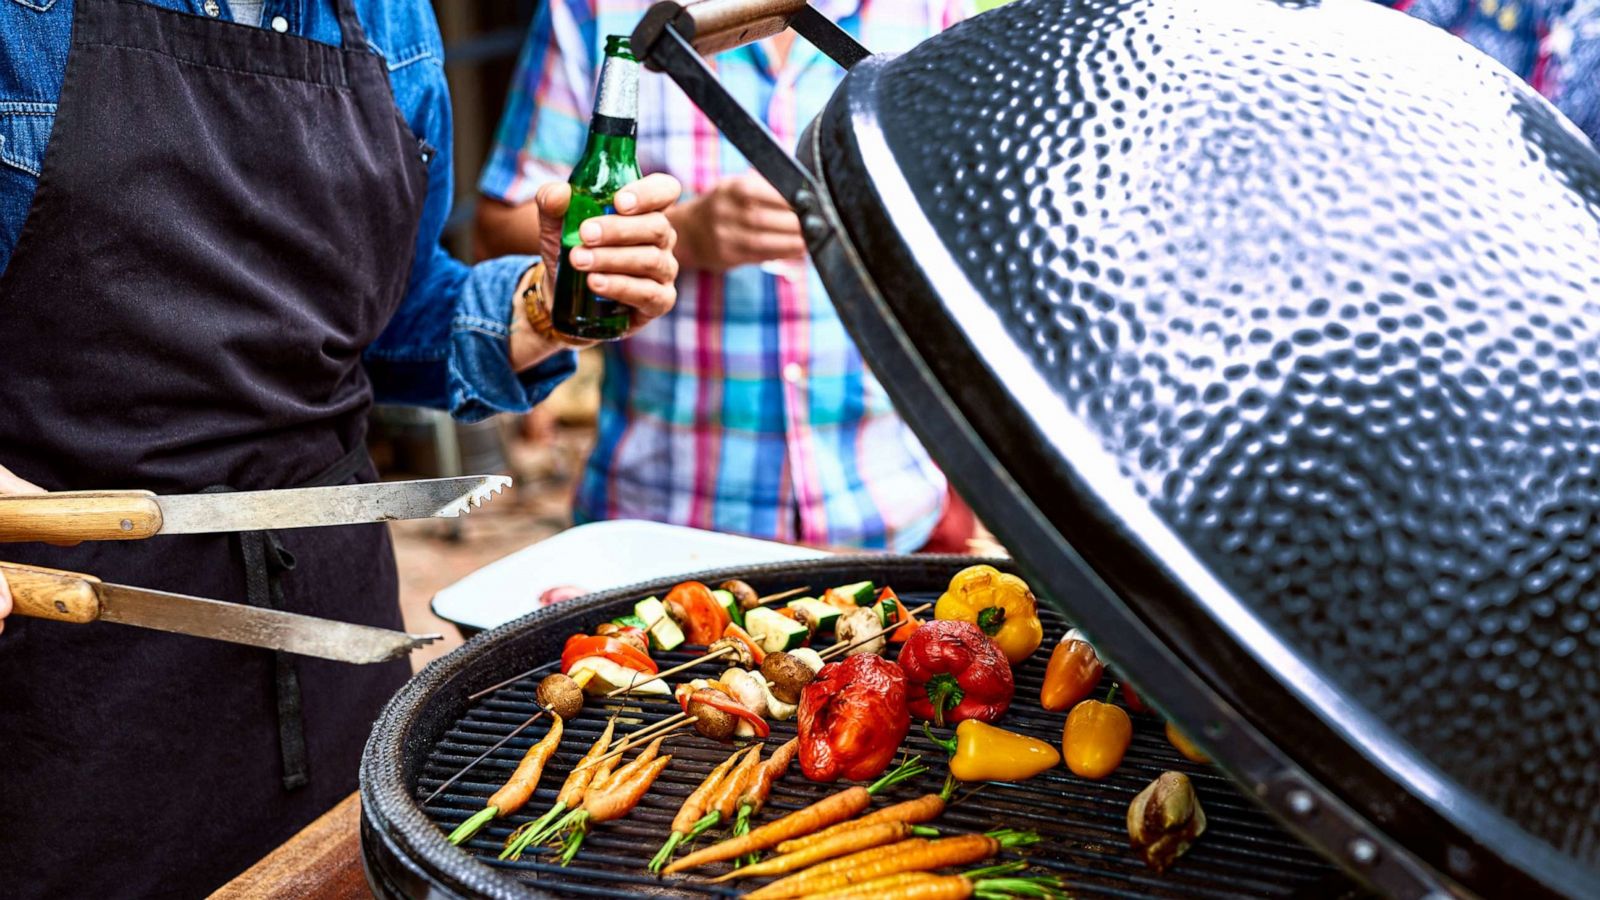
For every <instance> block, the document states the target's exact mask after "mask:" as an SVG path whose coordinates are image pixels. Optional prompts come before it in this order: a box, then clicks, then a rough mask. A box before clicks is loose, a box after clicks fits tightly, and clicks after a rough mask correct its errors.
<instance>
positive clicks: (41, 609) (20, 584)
mask: <svg viewBox="0 0 1600 900" xmlns="http://www.w3.org/2000/svg"><path fill="white" fill-rule="evenodd" d="M0 574H4V575H5V577H6V586H7V587H9V588H11V604H12V612H14V613H16V614H17V615H19V616H28V617H30V618H34V619H54V620H56V621H57V622H77V623H80V624H81V623H85V622H93V621H94V620H95V619H98V618H100V595H99V594H97V593H96V592H95V587H94V586H95V585H97V584H99V583H100V579H98V578H96V577H94V576H93V575H82V574H79V573H77V572H63V571H61V570H60V569H46V568H44V567H42V566H23V565H18V564H16V563H7V562H0Z"/></svg>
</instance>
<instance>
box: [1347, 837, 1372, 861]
mask: <svg viewBox="0 0 1600 900" xmlns="http://www.w3.org/2000/svg"><path fill="white" fill-rule="evenodd" d="M1350 858H1351V859H1353V860H1355V861H1356V862H1358V863H1360V864H1362V865H1364V866H1365V865H1370V864H1371V863H1372V861H1373V860H1375V859H1377V858H1378V845H1377V844H1374V843H1373V842H1371V841H1369V840H1367V839H1366V838H1356V839H1355V840H1353V841H1351V842H1350Z"/></svg>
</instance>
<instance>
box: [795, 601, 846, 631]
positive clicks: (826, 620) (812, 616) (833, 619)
mask: <svg viewBox="0 0 1600 900" xmlns="http://www.w3.org/2000/svg"><path fill="white" fill-rule="evenodd" d="M789 609H791V610H794V617H795V621H797V622H799V623H800V624H801V625H804V626H805V627H806V630H807V631H809V632H811V633H812V634H813V635H815V634H818V633H820V632H824V631H833V630H834V629H835V628H837V627H838V626H839V614H840V613H841V612H842V611H843V610H841V609H840V608H839V607H837V606H832V605H829V604H827V603H823V602H822V601H821V600H818V599H816V598H815V597H801V598H800V599H798V600H790V601H789Z"/></svg>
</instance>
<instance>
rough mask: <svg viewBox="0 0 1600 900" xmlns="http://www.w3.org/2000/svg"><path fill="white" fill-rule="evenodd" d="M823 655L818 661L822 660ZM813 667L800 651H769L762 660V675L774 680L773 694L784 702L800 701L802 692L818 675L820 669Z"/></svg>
mask: <svg viewBox="0 0 1600 900" xmlns="http://www.w3.org/2000/svg"><path fill="white" fill-rule="evenodd" d="M821 659H822V658H821V657H817V661H818V662H819V663H820V662H821ZM821 668H822V667H821V665H818V666H817V668H816V669H813V668H811V666H810V665H808V664H807V662H806V660H805V659H804V658H803V657H801V656H800V655H799V653H798V651H797V652H796V653H769V654H768V655H767V658H766V659H764V660H762V661H761V675H762V677H764V678H766V679H767V680H768V681H770V682H772V696H774V697H777V698H778V699H779V700H782V701H783V702H784V703H789V704H797V703H799V702H800V692H801V691H803V690H805V687H806V685H808V684H810V683H811V682H812V681H813V680H814V679H815V678H816V677H817V671H818V669H821Z"/></svg>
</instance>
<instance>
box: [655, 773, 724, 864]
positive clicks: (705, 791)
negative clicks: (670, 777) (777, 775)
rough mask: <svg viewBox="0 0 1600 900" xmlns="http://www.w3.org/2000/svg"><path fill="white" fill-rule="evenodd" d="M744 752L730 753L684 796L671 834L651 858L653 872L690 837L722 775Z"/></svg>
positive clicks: (670, 857) (674, 818)
mask: <svg viewBox="0 0 1600 900" xmlns="http://www.w3.org/2000/svg"><path fill="white" fill-rule="evenodd" d="M742 752H744V751H742V750H740V751H735V752H733V753H731V754H729V755H728V758H727V759H725V760H723V761H722V762H721V763H720V764H718V765H717V767H716V768H715V769H712V770H711V774H710V775H707V776H706V780H705V781H702V782H700V786H699V787H697V788H695V789H694V790H693V791H692V792H690V794H689V796H687V797H685V798H684V800H683V806H681V807H679V808H678V814H677V815H676V816H674V817H673V819H672V834H671V836H669V837H668V838H667V842H666V843H664V844H662V845H661V849H660V850H659V851H657V853H656V855H655V858H654V859H652V860H650V866H649V869H650V871H651V872H660V871H661V867H662V866H665V865H666V864H667V861H668V860H670V859H672V854H673V853H675V852H677V849H678V845H679V844H681V843H683V842H684V841H685V840H686V839H687V838H688V835H689V829H691V828H693V827H694V825H695V823H696V822H698V821H700V816H701V815H702V814H703V813H704V812H705V810H706V802H707V800H708V798H710V796H711V794H712V792H713V791H715V790H716V789H717V785H719V784H721V783H722V777H723V776H724V775H726V774H728V770H729V769H731V768H733V764H734V761H735V760H737V759H738V758H739V754H740V753H742Z"/></svg>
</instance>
